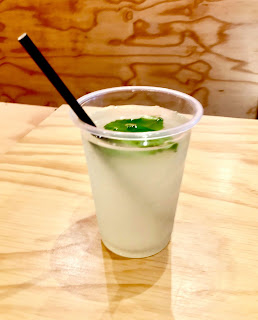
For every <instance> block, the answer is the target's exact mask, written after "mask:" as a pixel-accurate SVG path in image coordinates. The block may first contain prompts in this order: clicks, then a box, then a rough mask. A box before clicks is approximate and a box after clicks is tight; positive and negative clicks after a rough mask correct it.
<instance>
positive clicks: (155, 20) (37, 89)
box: [0, 0, 258, 118]
mask: <svg viewBox="0 0 258 320" xmlns="http://www.w3.org/2000/svg"><path fill="white" fill-rule="evenodd" d="M0 14H1V21H0V43H1V50H0V72H1V79H0V100H1V101H7V102H19V103H30V104H38V105H52V106H56V107H57V106H59V105H60V104H61V103H62V100H61V98H60V97H59V96H58V94H57V93H56V92H55V89H53V88H52V86H51V85H50V84H49V83H48V80H47V79H46V78H45V77H44V75H43V74H42V73H41V72H40V70H39V69H38V67H37V66H36V65H35V63H34V62H33V61H32V60H31V58H30V57H29V56H28V54H27V53H25V51H24V50H23V49H22V48H21V46H20V45H19V43H18V42H17V40H16V39H17V37H18V36H19V35H20V34H21V33H23V32H28V33H29V34H30V36H31V37H32V39H33V40H35V42H36V43H37V45H38V46H39V47H40V49H41V50H42V52H43V53H44V54H45V55H46V57H47V58H48V59H49V61H50V62H51V64H52V65H53V66H54V68H55V69H56V70H57V72H58V73H59V74H60V75H61V77H62V78H63V79H64V81H65V82H66V83H67V85H68V87H69V88H71V90H72V91H73V92H74V94H75V95H76V97H80V96H82V95H83V94H85V92H91V91H94V90H96V89H102V88H107V87H113V86H120V85H154V86H163V87H168V88H172V89H177V90H180V91H184V92H186V93H189V94H192V95H193V96H195V97H196V98H197V99H199V100H200V102H201V103H202V104H203V106H204V107H205V112H206V114H212V115H224V116H234V117H246V118H255V117H256V116H257V106H258V105H257V101H258V94H257V92H258V41H257V34H258V1H257V0H248V1H244V0H177V1H171V0H170V1H166V0H125V1H124V0H77V1H71V0H55V1H52V2H50V1H45V0H38V1H35V0H23V1H22V3H20V2H17V1H15V0H5V1H0Z"/></svg>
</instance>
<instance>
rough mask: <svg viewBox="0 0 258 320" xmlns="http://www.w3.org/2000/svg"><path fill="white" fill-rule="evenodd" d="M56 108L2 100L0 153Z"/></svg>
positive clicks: (0, 103)
mask: <svg viewBox="0 0 258 320" xmlns="http://www.w3.org/2000/svg"><path fill="white" fill-rule="evenodd" d="M54 111H55V108H52V107H41V106H32V105H27V104H17V103H5V102H0V114H1V117H0V128H1V133H0V154H2V153H5V152H7V151H8V150H9V149H10V148H11V147H12V146H13V145H14V144H15V143H16V142H17V141H19V140H20V139H21V138H22V137H24V136H25V135H26V134H27V133H28V132H30V131H31V130H32V129H33V128H35V126H37V125H38V124H39V123H40V122H41V121H42V120H44V119H45V118H46V117H47V116H49V115H50V114H51V113H52V112H54Z"/></svg>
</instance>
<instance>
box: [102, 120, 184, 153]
mask: <svg viewBox="0 0 258 320" xmlns="http://www.w3.org/2000/svg"><path fill="white" fill-rule="evenodd" d="M104 128H105V129H107V130H112V131H120V132H149V131H158V130H162V129H163V128H164V124H163V119H162V118H161V117H155V116H144V117H141V118H137V119H120V120H115V121H112V122H109V123H108V124H106V125H105V126H104ZM117 142H118V143H119V144H126V145H130V146H133V147H138V148H150V147H158V146H161V145H162V146H165V148H164V149H159V150H152V151H150V152H151V153H156V152H159V151H163V150H172V151H174V152H176V151H177V148H178V143H175V142H173V141H171V137H168V138H160V139H153V140H117ZM166 145H167V147H166Z"/></svg>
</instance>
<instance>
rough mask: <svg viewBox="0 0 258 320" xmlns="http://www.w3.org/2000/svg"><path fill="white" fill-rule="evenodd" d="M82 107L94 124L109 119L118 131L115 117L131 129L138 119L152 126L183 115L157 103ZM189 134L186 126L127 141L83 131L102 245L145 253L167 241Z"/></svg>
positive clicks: (178, 121) (182, 119) (171, 123)
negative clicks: (169, 133)
mask: <svg viewBox="0 0 258 320" xmlns="http://www.w3.org/2000/svg"><path fill="white" fill-rule="evenodd" d="M85 110H86V112H87V113H88V114H89V115H90V116H91V118H92V119H93V121H94V122H95V124H96V125H97V127H100V128H107V127H108V126H107V125H108V124H109V123H111V127H110V128H111V130H118V131H119V128H117V127H115V125H114V124H116V122H114V121H116V120H126V119H130V122H129V123H126V122H128V121H120V122H123V123H125V126H126V127H127V128H128V129H129V130H133V132H134V130H136V131H137V123H140V122H141V121H142V120H144V122H146V123H152V122H153V121H154V122H155V121H156V122H155V123H154V124H155V126H156V123H158V122H159V121H160V123H161V122H162V129H166V128H173V127H178V126H179V125H182V124H184V123H186V122H187V121H188V120H187V117H186V116H184V115H182V114H179V113H177V112H176V111H171V110H168V109H165V108H161V107H158V106H149V107H148V106H138V105H128V106H109V107H104V108H95V107H86V108H85ZM134 119H138V120H137V121H138V122H137V121H134ZM134 122H135V123H134ZM112 123H113V127H112ZM160 123H158V126H160ZM143 131H144V129H143ZM189 137H190V131H186V132H183V133H180V134H177V135H174V136H173V137H171V136H170V137H165V138H161V139H153V140H148V139H146V141H145V140H144V139H143V140H134V141H131V140H117V139H107V138H99V137H96V136H94V135H92V134H90V133H89V132H87V131H86V130H83V131H82V141H83V145H84V149H85V154H86V159H87V164H88V169H89V175H90V179H91V185H92V192H93V197H94V201H95V206H96V214H97V219H98V225H99V229H100V233H101V237H102V241H103V243H104V244H105V245H106V247H107V248H109V249H110V250H112V251H113V252H115V253H117V254H119V255H122V256H126V257H144V256H149V255H152V254H155V253H157V252H158V251H160V250H162V249H163V248H164V247H165V246H166V244H167V243H168V242H169V240H170V236H171V230H172V227H173V221H174V216H175V211H176V206H177V200H178V195H179V189H180V184H181V180H182V175H183V169H184V161H185V157H186V153H187V148H188V143H189Z"/></svg>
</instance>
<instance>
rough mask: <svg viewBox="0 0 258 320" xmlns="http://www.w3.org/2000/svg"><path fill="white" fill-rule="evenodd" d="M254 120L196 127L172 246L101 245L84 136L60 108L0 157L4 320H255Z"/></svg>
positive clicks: (0, 304)
mask: <svg viewBox="0 0 258 320" xmlns="http://www.w3.org/2000/svg"><path fill="white" fill-rule="evenodd" d="M257 136H258V126H257V121H256V120H241V119H231V118H218V117H203V119H202V121H201V122H200V124H199V125H198V126H197V127H196V128H194V130H193V134H192V140H191V145H190V149H189V153H188V157H187V163H186V168H185V175H184V179H183V185H182V192H181V195H180V199H179V205H178V210H177V216H176V223H175V227H174V231H173V235H172V242H171V243H170V244H169V246H168V247H167V248H166V249H164V250H163V251H162V252H160V253H159V254H157V255H155V256H152V257H149V258H146V259H126V258H121V257H119V256H116V255H115V254H113V253H111V252H109V251H108V250H107V249H105V247H104V246H103V245H102V244H101V242H100V237H99V234H98V228H97V225H96V219H95V210H94V204H93V200H92V196H91V189H90V182H89V177H88V175H87V168H86V165H85V159H84V154H83V149H82V146H81V141H80V133H79V131H78V130H77V128H75V127H74V126H73V124H72V123H71V121H70V119H69V117H68V114H67V107H65V106H63V107H61V108H60V109H58V110H57V111H56V112H54V113H53V114H52V115H51V116H49V117H48V118H47V119H45V120H44V121H43V122H42V123H40V125H38V126H37V127H36V128H34V129H33V130H32V131H31V132H30V133H29V134H27V135H26V136H25V137H24V138H23V139H22V140H21V141H20V142H19V143H17V144H16V145H15V146H14V148H12V149H11V150H10V151H9V152H8V153H6V154H5V155H3V156H2V157H1V164H0V191H1V200H0V210H1V211H0V248H1V254H0V268H1V269H0V271H1V272H0V290H1V291H0V298H1V299H0V319H3V320H23V319H26V320H39V319H40V320H43V319H44V320H49V319H55V320H61V319H62V320H74V319H76V320H81V319H83V320H85V319H87V320H88V319H89V320H95V319H98V320H99V319H117V320H123V319H130V320H131V319H137V320H138V319H142V320H145V319H176V320H192V319H198V320H231V319H232V320H254V319H257V318H258V303H257V298H258V211H257V190H258V186H257V180H258V179H257V178H258V172H257V156H258V146H257Z"/></svg>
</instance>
